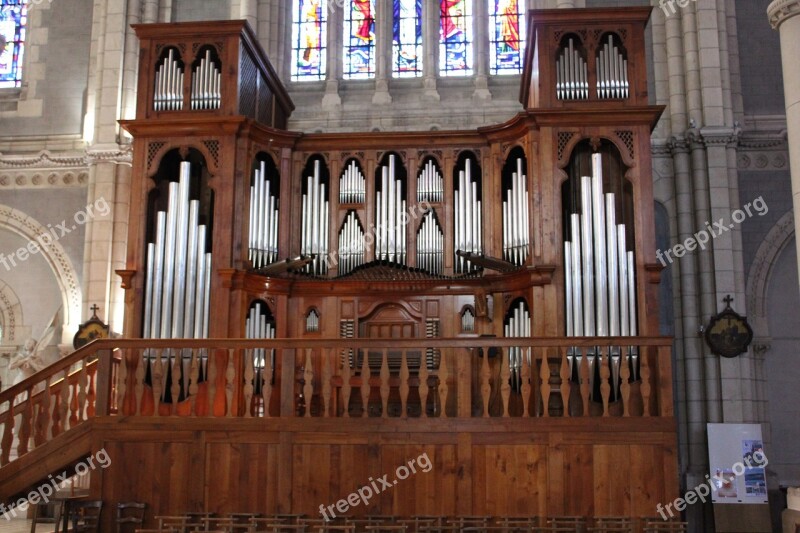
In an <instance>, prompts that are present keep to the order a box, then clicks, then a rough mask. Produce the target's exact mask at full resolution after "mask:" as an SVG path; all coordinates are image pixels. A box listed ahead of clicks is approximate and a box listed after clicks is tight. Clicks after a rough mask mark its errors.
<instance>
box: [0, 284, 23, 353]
mask: <svg viewBox="0 0 800 533" xmlns="http://www.w3.org/2000/svg"><path fill="white" fill-rule="evenodd" d="M0 325H2V326H3V341H2V343H3V344H5V345H13V344H20V343H21V342H22V339H19V342H16V343H15V342H14V341H16V340H18V339H17V337H18V335H17V328H18V327H21V326H22V325H23V320H22V304H20V302H19V297H17V293H16V292H14V289H12V288H11V286H10V285H9V284H7V283H6V282H4V281H3V280H0Z"/></svg>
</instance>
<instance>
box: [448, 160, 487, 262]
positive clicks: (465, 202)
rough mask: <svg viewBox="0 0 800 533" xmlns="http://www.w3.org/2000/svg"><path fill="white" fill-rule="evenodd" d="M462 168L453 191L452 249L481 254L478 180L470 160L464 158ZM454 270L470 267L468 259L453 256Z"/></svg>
mask: <svg viewBox="0 0 800 533" xmlns="http://www.w3.org/2000/svg"><path fill="white" fill-rule="evenodd" d="M464 163H465V167H464V170H460V171H459V173H458V189H457V190H456V191H455V197H454V204H455V222H454V230H455V231H454V233H455V240H454V247H453V248H454V251H455V252H457V251H459V250H460V251H462V252H470V253H473V254H483V230H482V225H483V218H482V217H483V215H482V211H481V202H480V200H478V181H477V179H473V176H472V160H471V159H466V160H465V162H464ZM455 265H456V272H458V273H464V272H468V271H469V270H471V269H472V265H471V263H470V262H469V261H467V260H465V259H464V258H463V257H461V256H458V255H457V256H456V257H455Z"/></svg>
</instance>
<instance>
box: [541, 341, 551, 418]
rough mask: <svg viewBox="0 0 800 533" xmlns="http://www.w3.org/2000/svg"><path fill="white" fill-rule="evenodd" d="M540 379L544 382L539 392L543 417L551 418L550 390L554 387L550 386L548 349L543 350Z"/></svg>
mask: <svg viewBox="0 0 800 533" xmlns="http://www.w3.org/2000/svg"><path fill="white" fill-rule="evenodd" d="M538 370H539V379H540V380H542V384H541V385H540V386H539V390H540V391H542V416H543V417H549V416H550V390H551V389H552V387H551V386H550V362H549V361H548V360H547V349H546V348H543V349H542V361H541V364H540V365H539V368H538Z"/></svg>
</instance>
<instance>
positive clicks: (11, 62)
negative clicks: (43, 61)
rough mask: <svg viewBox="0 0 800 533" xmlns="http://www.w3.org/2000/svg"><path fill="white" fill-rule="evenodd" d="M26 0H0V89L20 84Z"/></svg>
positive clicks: (26, 18)
mask: <svg viewBox="0 0 800 533" xmlns="http://www.w3.org/2000/svg"><path fill="white" fill-rule="evenodd" d="M27 4H28V0H0V89H2V88H7V87H12V88H13V87H19V86H20V85H22V56H23V52H24V51H25V26H26V24H27V23H28V6H27Z"/></svg>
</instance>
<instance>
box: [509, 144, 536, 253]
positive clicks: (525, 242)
mask: <svg viewBox="0 0 800 533" xmlns="http://www.w3.org/2000/svg"><path fill="white" fill-rule="evenodd" d="M529 209H530V199H529V197H528V178H527V176H525V172H524V169H523V168H522V159H517V170H516V172H514V173H513V174H512V175H511V184H510V186H509V187H508V189H506V191H505V194H504V199H503V258H504V259H505V260H506V261H508V262H510V263H513V264H515V265H523V264H525V261H527V259H528V250H529V248H530V225H529V219H530V213H529Z"/></svg>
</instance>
